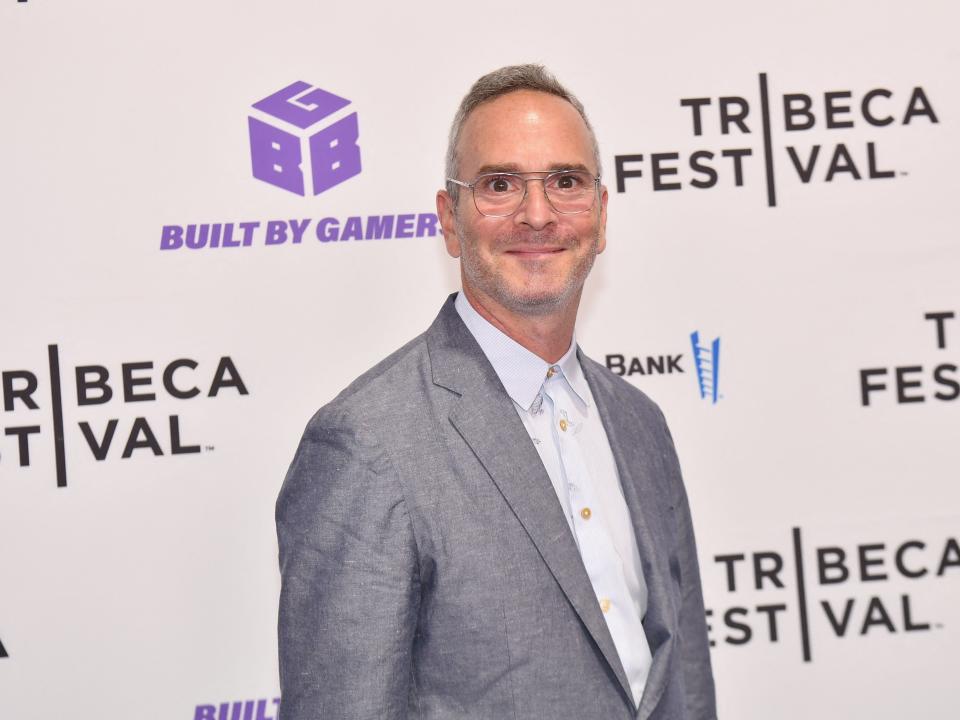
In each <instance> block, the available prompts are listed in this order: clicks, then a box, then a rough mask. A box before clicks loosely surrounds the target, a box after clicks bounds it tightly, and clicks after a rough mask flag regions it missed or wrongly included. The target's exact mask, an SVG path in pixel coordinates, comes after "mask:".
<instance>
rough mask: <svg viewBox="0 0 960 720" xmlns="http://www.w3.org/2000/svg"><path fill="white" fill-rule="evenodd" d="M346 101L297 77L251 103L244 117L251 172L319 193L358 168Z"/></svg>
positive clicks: (355, 133) (284, 185)
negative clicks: (255, 113) (259, 114)
mask: <svg viewBox="0 0 960 720" xmlns="http://www.w3.org/2000/svg"><path fill="white" fill-rule="evenodd" d="M349 104H350V101H349V100H347V99H345V98H342V97H339V96H338V95H334V94H333V93H329V92H327V91H326V90H321V89H320V88H318V87H313V86H311V85H309V84H307V83H305V82H302V81H298V82H295V83H293V84H292V85H288V86H287V87H285V88H283V89H282V90H279V91H277V92H275V93H273V95H269V96H267V97H265V98H264V99H263V100H260V101H259V102H255V103H254V104H253V107H254V108H256V109H257V110H259V111H260V112H262V113H263V114H264V116H265V117H266V118H267V119H268V120H267V121H266V122H265V121H264V120H261V119H258V118H256V117H253V116H252V115H251V116H250V117H249V118H248V121H249V125H250V158H251V160H252V162H253V176H254V177H255V178H257V179H258V180H263V181H264V182H268V183H270V184H271V185H276V186H277V187H279V188H283V189H284V190H289V191H290V192H293V193H296V194H297V195H307V194H309V195H319V194H320V193H322V192H323V191H324V190H329V189H330V188H332V187H333V186H334V185H339V184H340V183H342V182H343V181H344V180H348V179H349V178H352V177H353V176H354V175H358V174H360V169H361V168H360V146H359V145H357V138H358V137H359V135H360V133H359V129H358V127H357V113H355V112H350V113H348V112H347V111H345V110H344V108H346V107H347V106H348V105H349Z"/></svg>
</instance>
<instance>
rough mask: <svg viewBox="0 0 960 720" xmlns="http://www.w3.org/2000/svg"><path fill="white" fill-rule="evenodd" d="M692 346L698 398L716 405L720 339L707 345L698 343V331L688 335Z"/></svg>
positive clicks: (715, 339)
mask: <svg viewBox="0 0 960 720" xmlns="http://www.w3.org/2000/svg"><path fill="white" fill-rule="evenodd" d="M690 343H691V345H693V363H694V365H695V366H696V369H697V382H698V383H699V385H700V397H701V398H702V399H704V400H706V399H707V398H709V399H710V402H711V403H712V404H716V402H717V399H718V398H719V395H718V394H717V393H718V392H719V389H718V388H719V382H718V381H719V372H720V338H714V339H713V341H712V342H710V344H709V345H707V344H701V343H700V333H699V331H694V332H692V333H690Z"/></svg>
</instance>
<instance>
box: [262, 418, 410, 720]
mask: <svg viewBox="0 0 960 720" xmlns="http://www.w3.org/2000/svg"><path fill="white" fill-rule="evenodd" d="M319 417H320V416H318V417H315V418H314V419H313V420H312V421H311V423H310V424H309V425H308V426H307V430H306V432H305V433H304V436H303V439H302V440H301V442H300V446H299V448H298V449H297V453H296V455H295V457H294V460H293V463H292V464H291V466H290V469H289V471H288V472H287V476H286V478H285V480H284V483H283V487H282V489H281V491H280V495H279V497H278V499H277V514H276V519H277V537H278V541H279V549H280V575H281V590H280V614H279V654H280V688H281V703H280V712H279V716H278V720H315V719H317V718H323V720H340V719H342V720H348V719H349V720H359V719H360V718H370V719H371V720H373V719H374V718H376V720H383V719H395V718H396V719H399V718H406V717H407V703H408V698H409V697H412V695H411V682H412V659H411V656H412V644H413V637H414V633H415V629H416V623H417V616H418V612H419V607H418V605H419V580H418V568H417V553H416V546H415V540H414V537H413V532H412V528H411V524H410V518H409V515H408V513H407V508H406V505H405V501H404V498H403V493H402V491H401V488H400V484H399V482H398V479H397V478H396V477H395V476H394V475H393V473H392V472H391V468H390V465H389V462H388V460H387V458H386V456H385V455H384V453H383V451H382V450H381V449H380V448H379V447H378V444H377V443H376V442H375V440H373V439H372V438H371V437H369V436H368V435H365V433H363V432H361V431H359V430H357V429H355V428H351V427H350V426H349V424H347V425H346V426H345V427H344V426H343V425H340V424H337V426H336V427H325V426H324V424H323V423H322V422H321V420H320V419H319Z"/></svg>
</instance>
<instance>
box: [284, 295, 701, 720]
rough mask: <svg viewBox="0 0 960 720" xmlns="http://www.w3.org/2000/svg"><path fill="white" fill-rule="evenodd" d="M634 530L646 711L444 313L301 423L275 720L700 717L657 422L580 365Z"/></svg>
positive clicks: (631, 393)
mask: <svg viewBox="0 0 960 720" xmlns="http://www.w3.org/2000/svg"><path fill="white" fill-rule="evenodd" d="M580 360H581V364H582V366H583V370H584V374H585V376H586V378H587V382H588V383H589V384H590V388H591V390H592V392H593V395H594V398H595V400H596V404H597V407H598V408H599V412H600V416H601V418H602V420H603V424H604V428H605V429H606V432H607V436H608V437H609V440H610V445H611V447H612V449H613V454H614V458H615V459H616V462H617V467H618V470H619V473H620V478H621V482H622V484H623V491H624V495H625V497H626V501H627V505H628V507H629V509H630V513H631V516H632V519H633V525H634V529H635V531H636V536H637V543H638V545H639V550H640V557H641V559H642V563H643V572H644V576H645V578H646V581H647V585H648V589H649V607H648V611H647V614H646V617H645V618H644V621H643V625H644V629H645V631H646V635H647V638H648V641H649V643H650V648H651V651H652V652H653V665H652V668H651V671H650V675H649V679H648V681H647V686H646V688H645V690H644V694H643V699H642V701H641V704H640V707H639V709H637V708H636V707H635V706H634V704H633V701H632V699H631V696H630V689H629V685H628V683H627V679H626V676H625V674H624V671H623V668H622V666H621V664H620V660H619V658H618V656H617V651H616V648H615V646H614V644H613V640H612V639H611V637H610V633H609V631H608V630H607V626H606V623H605V621H604V618H603V615H602V613H601V611H600V608H599V605H598V602H597V599H596V596H595V595H594V592H593V589H592V586H591V584H590V580H589V578H588V577H587V573H586V570H585V569H584V566H583V563H582V561H581V559H580V555H579V552H578V550H577V546H576V544H575V542H574V539H573V536H572V534H571V532H570V529H569V527H568V525H567V522H566V520H565V519H564V516H563V512H562V510H561V507H560V503H559V501H558V500H557V496H556V493H555V491H554V489H553V486H552V485H551V483H550V479H549V477H548V475H547V472H546V470H545V469H544V467H543V464H542V463H541V461H540V457H539V455H538V454H537V451H536V449H535V448H534V446H533V443H532V442H531V441H530V438H529V436H528V434H527V432H526V430H525V429H524V427H523V423H522V422H521V420H520V418H519V416H518V415H517V412H516V410H514V407H513V404H512V401H511V400H510V398H509V397H508V396H507V394H506V391H505V390H504V389H503V386H502V385H501V383H500V381H499V379H498V378H497V376H496V374H495V373H494V370H493V368H492V366H491V365H490V363H489V362H488V361H487V359H486V357H485V356H484V355H483V352H482V351H481V350H480V347H479V345H477V343H476V341H475V340H474V338H473V336H472V335H471V334H470V332H469V331H468V330H467V328H466V326H464V324H463V322H462V321H461V320H460V317H459V315H458V314H457V312H456V310H455V309H454V306H453V298H452V297H451V298H450V299H449V300H448V301H447V303H446V304H445V305H444V306H443V308H442V310H441V311H440V314H439V316H438V317H437V319H436V320H435V321H434V323H433V325H432V326H431V327H430V328H429V330H427V332H426V333H424V334H423V335H421V336H420V337H418V338H416V339H415V340H413V341H412V342H410V343H409V344H407V345H406V346H404V347H403V348H401V349H400V350H398V351H397V352H395V353H394V354H393V355H391V356H390V357H388V358H387V359H386V360H384V361H383V362H381V363H380V364H378V365H377V366H376V367H374V368H373V369H371V370H370V371H368V372H367V373H365V374H364V375H363V376H361V377H360V378H358V379H357V380H356V381H355V382H354V383H353V384H351V385H350V386H349V387H348V388H347V389H346V390H344V391H343V392H342V393H341V394H340V395H339V396H338V397H337V398H336V399H335V400H333V402H331V403H330V404H329V405H327V406H325V407H324V408H322V409H321V410H320V411H319V412H318V413H317V414H316V415H315V416H314V417H313V418H312V419H311V420H310V423H309V424H308V425H307V428H306V431H305V433H304V435H303V439H302V441H301V443H300V447H299V449H298V450H297V453H296V456H295V458H294V460H293V463H292V464H291V466H290V469H289V471H288V473H287V476H286V479H285V481H284V483H283V488H282V490H281V491H280V496H279V498H278V500H277V533H278V536H279V544H280V569H281V575H282V590H281V597H280V622H279V639H280V680H281V696H282V699H281V706H280V716H279V717H280V719H281V720H308V719H309V720H314V719H316V718H322V719H324V720H326V719H331V720H333V719H336V720H340V719H346V718H351V719H353V718H370V719H371V720H373V719H376V720H385V719H388V718H390V719H392V718H410V719H413V718H420V719H424V720H427V719H429V720H435V719H438V720H439V719H441V718H458V719H459V718H483V719H484V720H506V719H518V720H521V719H522V720H525V719H528V718H530V719H534V718H545V719H546V718H550V719H551V720H562V719H567V718H569V719H570V720H588V719H593V718H597V719H603V720H607V719H609V720H621V719H622V720H627V719H628V718H629V719H632V718H642V719H643V720H708V719H710V718H714V717H715V715H716V711H715V707H714V688H713V678H712V674H711V669H710V657H709V650H708V644H707V631H706V622H705V618H704V611H703V600H702V595H701V588H700V577H699V570H698V566H697V557H696V549H695V546H694V537H693V529H692V527H691V521H690V511H689V508H688V505H687V499H686V494H685V492H684V488H683V483H682V480H681V477H680V469H679V465H678V462H677V458H676V454H675V452H674V447H673V442H672V440H671V438H670V434H669V431H668V430H667V426H666V424H665V422H664V419H663V415H662V414H661V413H660V410H659V409H658V408H657V406H656V405H655V404H654V403H653V402H651V401H650V400H649V399H648V398H647V397H646V396H645V395H644V394H643V393H641V392H640V391H639V390H637V389H636V388H634V387H633V386H631V385H630V384H628V383H627V382H625V381H624V380H622V379H620V378H618V377H616V376H614V375H613V374H612V373H610V372H609V371H608V370H607V369H606V368H604V367H602V366H601V365H599V364H597V363H595V362H593V361H592V360H589V359H587V358H585V357H583V356H582V355H581V357H580Z"/></svg>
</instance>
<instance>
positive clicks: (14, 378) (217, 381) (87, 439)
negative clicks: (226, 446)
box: [0, 345, 249, 487]
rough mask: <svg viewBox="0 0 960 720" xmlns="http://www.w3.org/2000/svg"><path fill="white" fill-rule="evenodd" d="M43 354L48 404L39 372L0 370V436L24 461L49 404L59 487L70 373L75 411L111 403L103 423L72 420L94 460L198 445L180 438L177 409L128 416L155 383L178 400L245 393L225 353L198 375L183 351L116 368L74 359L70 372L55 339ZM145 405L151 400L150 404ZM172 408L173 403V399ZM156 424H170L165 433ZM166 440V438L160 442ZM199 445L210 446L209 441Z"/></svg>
mask: <svg viewBox="0 0 960 720" xmlns="http://www.w3.org/2000/svg"><path fill="white" fill-rule="evenodd" d="M47 356H48V361H49V388H50V406H49V408H45V407H44V405H43V403H44V400H43V398H42V397H38V396H40V395H42V393H40V392H39V387H40V379H41V377H42V375H41V373H40V372H35V371H33V370H25V369H17V370H3V371H2V372H0V399H2V401H3V402H2V405H0V408H2V411H3V413H5V415H6V418H8V420H7V421H5V422H4V423H3V424H4V425H6V427H5V428H3V432H2V436H3V437H4V438H7V439H8V440H7V442H12V443H13V444H14V445H15V447H16V449H17V453H16V454H17V458H18V463H19V466H20V467H30V464H31V456H32V455H34V453H32V452H31V450H33V449H35V448H33V445H34V443H33V442H31V437H32V436H34V435H43V433H44V426H43V425H41V424H40V422H39V421H40V417H38V416H42V415H43V414H44V411H45V410H49V412H50V426H49V427H50V428H51V429H52V433H51V434H52V435H53V451H54V452H53V455H54V461H55V463H56V476H57V487H66V486H67V452H66V445H67V442H68V440H69V441H70V442H72V441H73V440H72V439H71V438H70V436H69V435H68V433H67V431H66V430H67V428H66V427H65V422H64V415H65V413H64V405H65V399H68V398H69V397H70V394H68V392H67V390H68V388H67V387H65V386H66V384H67V383H68V382H70V380H71V379H72V380H73V383H72V384H73V388H72V389H73V390H74V391H75V397H76V408H77V409H78V410H79V411H80V412H84V409H85V408H87V407H90V406H101V405H104V406H105V405H108V404H109V405H110V408H111V410H112V412H110V413H109V414H110V415H116V417H111V418H107V419H106V424H105V425H101V423H102V420H101V421H96V420H93V419H89V420H79V421H78V422H77V423H76V428H77V430H79V431H80V434H81V436H82V438H83V441H84V443H80V442H78V443H77V444H78V445H82V444H86V446H87V448H88V449H89V451H90V454H91V455H92V456H93V458H94V459H95V460H97V461H98V462H102V461H104V460H107V459H112V458H116V457H117V452H121V454H120V459H123V460H126V459H129V458H131V457H133V456H134V455H135V454H136V455H138V456H139V455H141V454H151V455H154V456H162V455H171V456H173V455H190V454H194V453H200V452H201V451H202V449H203V448H202V447H201V445H200V444H199V443H196V444H191V443H188V442H186V441H185V440H184V439H183V435H182V434H181V425H180V414H179V412H174V413H172V414H167V415H165V416H164V417H162V418H160V417H158V416H157V414H155V413H149V412H147V411H146V410H139V411H137V413H138V414H137V417H134V418H132V419H130V418H129V417H128V415H130V414H134V412H133V411H132V409H129V408H128V406H129V405H130V404H133V405H134V407H144V406H143V405H142V403H154V402H158V401H159V400H160V399H161V398H160V397H159V396H160V395H161V393H160V392H159V390H160V388H161V387H162V389H163V394H165V395H167V396H169V397H170V398H171V399H172V400H173V401H176V402H178V403H179V402H182V401H190V400H192V399H193V398H197V397H200V396H204V397H206V398H214V399H215V398H217V397H218V396H219V394H220V392H221V391H224V390H227V389H230V390H232V391H235V392H236V394H237V395H238V396H244V395H249V391H248V390H247V386H246V384H245V383H244V381H243V379H242V378H241V377H240V373H239V372H238V370H237V366H236V364H235V363H234V362H233V359H232V358H231V357H230V356H229V355H223V356H221V357H220V358H219V360H218V361H217V362H216V368H215V369H213V370H212V371H211V370H210V368H209V363H205V364H204V367H203V374H201V375H200V376H199V377H197V374H198V373H197V369H198V368H199V367H200V365H201V363H200V362H198V361H197V360H194V359H192V358H188V357H181V358H177V359H175V360H172V361H169V362H165V363H154V361H152V360H143V361H139V362H125V363H121V364H120V372H119V373H116V372H114V373H112V374H111V372H110V370H109V369H108V368H107V366H106V365H94V364H91V365H77V366H76V367H74V369H73V373H70V372H69V371H67V372H61V367H60V348H59V346H58V345H48V346H47ZM160 368H162V372H160ZM118 375H119V377H118ZM71 376H72V377H71ZM162 399H163V401H164V403H163V404H164V405H166V406H171V404H170V403H169V402H168V401H167V400H166V398H162ZM118 405H122V406H125V407H124V408H123V409H124V410H127V411H126V412H121V409H120V408H119V407H118ZM146 407H147V408H150V407H151V406H150V405H149V404H148V405H147V406H146ZM172 407H177V406H176V405H172ZM11 415H13V416H14V418H13V423H14V424H8V423H9V418H10V416H11ZM148 415H150V416H152V417H148ZM24 421H26V422H24ZM101 428H102V429H101ZM160 428H163V430H167V429H168V430H169V431H168V432H163V431H162V430H160ZM118 432H119V433H120V435H121V436H125V440H118V441H117V443H114V438H115V436H117V434H118ZM164 440H165V441H166V442H163V441H164ZM121 442H122V443H123V450H122V451H120V450H119V447H118V444H119V443H121ZM112 447H113V448H116V449H115V450H114V451H113V452H111V448H112ZM205 449H207V450H212V449H214V448H213V446H210V445H207V446H205ZM138 451H142V452H138Z"/></svg>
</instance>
